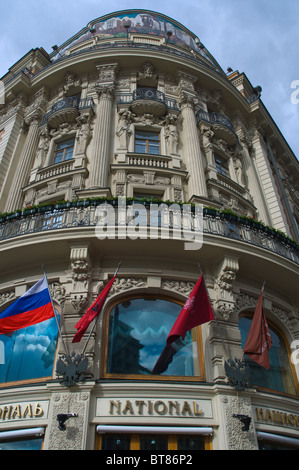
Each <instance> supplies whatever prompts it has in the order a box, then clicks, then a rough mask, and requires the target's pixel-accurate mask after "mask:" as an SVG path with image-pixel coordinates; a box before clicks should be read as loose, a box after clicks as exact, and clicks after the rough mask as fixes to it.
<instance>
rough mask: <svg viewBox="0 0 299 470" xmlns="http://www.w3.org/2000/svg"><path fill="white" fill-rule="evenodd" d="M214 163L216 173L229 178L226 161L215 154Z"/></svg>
mask: <svg viewBox="0 0 299 470" xmlns="http://www.w3.org/2000/svg"><path fill="white" fill-rule="evenodd" d="M215 163H216V170H217V173H219V174H220V175H223V176H226V177H227V178H230V174H229V169H228V162H227V161H226V160H225V159H224V158H222V157H219V155H215Z"/></svg>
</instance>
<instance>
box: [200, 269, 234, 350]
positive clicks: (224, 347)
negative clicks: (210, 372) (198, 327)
mask: <svg viewBox="0 0 299 470" xmlns="http://www.w3.org/2000/svg"><path fill="white" fill-rule="evenodd" d="M197 266H198V269H199V272H200V274H201V275H202V280H203V282H204V285H205V280H204V277H203V272H202V269H201V267H200V264H199V263H197ZM206 291H207V295H208V298H209V301H210V304H211V308H212V311H213V314H214V317H215V321H216V327H217V330H218V333H219V335H220V340H221V343H222V346H223V349H224V351H225V352H226V355H227V357H229V353H228V349H227V347H226V345H225V343H224V339H223V336H222V333H221V330H220V326H219V323H218V319H217V317H216V315H215V312H214V309H213V307H212V302H211V299H210V296H209V292H208V289H207V288H206Z"/></svg>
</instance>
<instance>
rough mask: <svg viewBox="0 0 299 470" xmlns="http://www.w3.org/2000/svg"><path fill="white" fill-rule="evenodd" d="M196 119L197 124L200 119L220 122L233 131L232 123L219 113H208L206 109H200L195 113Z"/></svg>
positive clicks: (212, 122)
mask: <svg viewBox="0 0 299 470" xmlns="http://www.w3.org/2000/svg"><path fill="white" fill-rule="evenodd" d="M196 121H197V124H198V123H199V122H200V121H206V122H210V123H211V124H221V125H222V126H226V127H228V128H229V129H230V130H231V131H233V132H235V130H234V126H233V125H232V123H231V122H230V120H229V119H227V117H225V116H224V115H223V114H220V113H209V112H207V111H204V110H203V109H200V110H199V111H197V113H196Z"/></svg>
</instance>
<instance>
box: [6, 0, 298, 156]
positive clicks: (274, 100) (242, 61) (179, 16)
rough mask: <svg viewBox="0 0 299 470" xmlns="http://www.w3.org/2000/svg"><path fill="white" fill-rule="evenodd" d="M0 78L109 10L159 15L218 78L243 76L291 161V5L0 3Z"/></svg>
mask: <svg viewBox="0 0 299 470" xmlns="http://www.w3.org/2000/svg"><path fill="white" fill-rule="evenodd" d="M1 3H2V5H1V16H0V77H2V76H3V75H4V74H5V73H7V71H8V68H9V67H10V66H12V65H13V64H14V63H15V62H17V60H19V59H20V58H21V57H22V56H23V55H25V54H26V53H27V52H28V51H30V50H31V49H34V48H36V47H43V48H44V49H45V50H46V51H47V52H48V53H51V52H52V46H53V45H55V44H57V45H58V46H60V45H61V44H63V43H64V42H65V41H66V40H68V39H69V38H70V37H71V36H73V35H74V34H76V33H77V32H79V31H80V30H81V29H82V28H84V27H85V26H86V25H87V24H88V23H89V22H90V21H91V20H93V19H96V18H99V17H101V16H103V15H106V14H109V13H112V12H114V11H120V10H126V9H139V8H140V9H146V10H152V11H156V12H159V13H163V14H165V15H167V16H169V17H171V18H173V19H175V20H176V21H178V22H180V23H181V24H183V25H184V26H185V27H186V28H188V29H189V30H190V31H192V32H193V33H194V34H195V35H196V36H197V37H198V38H199V39H200V40H201V42H202V43H203V44H204V45H205V47H206V48H207V49H208V50H209V52H210V53H211V54H212V55H213V56H214V57H215V59H216V60H217V62H218V63H219V64H220V66H221V67H222V68H223V69H224V70H225V71H226V69H227V68H228V67H231V68H232V69H233V70H238V71H239V72H240V73H241V72H244V73H245V74H246V75H247V77H248V79H249V80H250V82H251V83H252V85H253V86H254V87H255V86H258V85H259V86H261V87H262V89H263V91H262V96H261V99H262V101H263V103H264V105H265V106H266V108H267V110H268V112H269V113H270V115H271V117H272V118H273V120H274V121H275V123H276V124H277V126H278V127H279V128H280V130H281V132H282V134H283V136H284V137H285V139H286V141H287V142H288V144H289V146H290V147H291V149H292V150H293V152H294V153H295V155H296V156H297V158H299V139H298V133H299V132H298V131H299V67H298V65H299V24H298V21H299V0H171V1H169V0H151V1H146V0H138V1H136V0H135V1H133V0H126V1H122V0H118V1H115V0H110V1H109V2H104V1H101V0H10V1H5V0H2V2H1Z"/></svg>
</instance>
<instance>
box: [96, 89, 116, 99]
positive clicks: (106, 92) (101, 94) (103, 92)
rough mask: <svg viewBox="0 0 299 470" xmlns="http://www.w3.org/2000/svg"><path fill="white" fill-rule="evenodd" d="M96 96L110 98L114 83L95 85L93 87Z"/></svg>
mask: <svg viewBox="0 0 299 470" xmlns="http://www.w3.org/2000/svg"><path fill="white" fill-rule="evenodd" d="M94 89H95V91H96V93H97V95H98V98H99V99H101V98H103V99H110V100H111V99H112V97H113V94H114V89H115V87H114V85H95V87H94Z"/></svg>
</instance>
